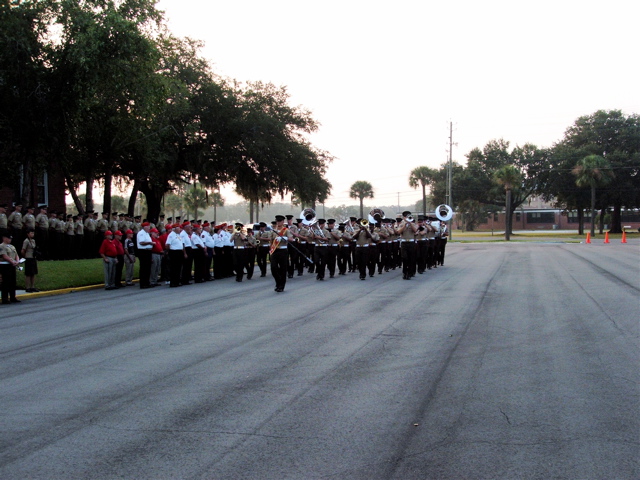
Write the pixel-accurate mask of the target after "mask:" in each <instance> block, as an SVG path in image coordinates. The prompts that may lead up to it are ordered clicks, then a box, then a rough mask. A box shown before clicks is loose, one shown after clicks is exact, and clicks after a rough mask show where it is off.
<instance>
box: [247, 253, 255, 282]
mask: <svg viewBox="0 0 640 480" xmlns="http://www.w3.org/2000/svg"><path fill="white" fill-rule="evenodd" d="M245 250H246V251H247V265H246V269H247V280H251V279H252V278H253V270H254V269H255V266H256V247H248V248H246V249H245Z"/></svg>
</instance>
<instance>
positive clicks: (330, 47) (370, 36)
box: [158, 0, 640, 206]
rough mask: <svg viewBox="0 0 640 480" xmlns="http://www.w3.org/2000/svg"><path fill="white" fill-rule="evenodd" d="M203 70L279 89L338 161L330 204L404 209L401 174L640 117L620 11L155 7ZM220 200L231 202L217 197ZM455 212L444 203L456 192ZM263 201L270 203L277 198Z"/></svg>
mask: <svg viewBox="0 0 640 480" xmlns="http://www.w3.org/2000/svg"><path fill="white" fill-rule="evenodd" d="M158 7H159V8H160V9H161V10H164V11H165V13H166V19H167V22H168V25H169V28H170V30H171V31H172V32H173V33H174V34H175V35H178V36H189V37H191V38H194V39H198V40H202V41H203V42H204V43H205V47H204V49H203V50H202V52H201V53H202V56H203V57H204V58H206V59H208V60H209V62H210V64H211V66H212V68H213V71H214V72H215V73H217V74H219V75H222V76H226V77H231V78H235V79H236V80H239V81H242V82H246V81H258V80H260V81H263V82H271V83H274V84H276V85H278V86H280V85H284V86H287V89H288V91H289V93H290V94H291V103H292V104H293V105H302V106H304V107H306V108H308V109H309V110H311V112H312V113H313V116H314V118H315V119H316V120H317V121H319V122H320V124H321V126H320V129H319V131H318V132H317V133H315V134H313V135H312V136H311V141H312V143H313V144H314V145H316V146H317V147H318V148H321V149H323V150H327V151H329V152H330V153H331V154H332V155H334V156H335V157H336V160H335V161H334V162H333V163H332V164H331V166H330V167H329V170H328V174H327V178H328V180H329V181H330V182H331V183H332V185H333V188H332V195H331V197H330V198H329V200H328V201H327V202H326V204H327V205H331V206H332V205H340V204H347V205H349V204H354V203H356V201H355V200H353V199H350V198H349V195H348V191H349V187H350V185H351V184H352V183H353V182H354V181H356V180H366V181H368V182H370V183H371V184H372V185H373V187H374V191H375V199H374V200H371V201H367V202H366V203H367V204H368V205H371V204H376V205H390V204H397V203H398V195H399V196H400V203H401V204H402V205H409V204H412V203H414V202H415V201H417V200H419V199H420V198H421V193H420V190H413V189H411V188H410V187H409V186H408V177H409V173H410V172H411V170H412V169H413V168H415V167H418V166H421V165H427V166H430V167H434V168H438V167H439V166H440V164H442V163H443V162H445V161H446V160H447V159H448V153H447V151H448V148H449V139H448V138H449V122H450V121H451V122H453V141H454V142H455V143H457V146H454V148H453V159H454V160H455V161H458V162H460V163H465V161H466V157H465V155H466V154H467V153H468V152H469V151H470V150H471V149H473V148H475V147H479V148H482V147H483V146H484V145H485V144H486V143H487V142H488V141H490V140H492V139H497V138H504V139H506V140H508V141H510V142H511V147H514V146H516V145H523V144H525V143H534V144H536V145H538V146H539V147H549V146H551V145H552V144H553V143H554V142H555V141H557V140H560V139H561V138H562V136H563V133H564V131H565V129H566V128H567V127H569V126H570V125H571V124H572V123H573V122H574V121H575V119H576V118H578V117H579V116H581V115H588V114H591V113H593V112H595V111H596V110H599V109H607V110H608V109H620V110H622V111H623V112H624V113H626V114H630V113H639V112H640V94H639V93H638V85H639V84H640V82H639V79H638V74H639V73H640V62H638V58H639V49H638V46H639V42H638V38H639V37H638V19H639V18H640V2H638V1H637V0H628V1H607V2H602V1H599V2H595V1H590V0H588V1H584V0H583V1H573V0H571V1H563V0H554V1H546V0H542V1H536V2H529V1H526V2H525V1H518V0H511V1H491V0H489V1H487V0H484V1H451V0H450V1H446V2H442V1H441V2H432V1H417V0H412V1H403V0H396V1H394V2H390V1H386V2H380V1H371V0H370V1H361V0H341V1H334V0H323V1H322V2H319V1H316V2H312V1H305V0H295V1H294V0H246V1H243V0H225V1H220V0H160V1H159V2H158ZM223 195H224V196H225V197H226V198H227V201H228V202H231V203H234V202H236V201H238V198H234V197H233V196H232V195H231V194H230V193H229V191H228V190H226V191H223ZM454 200H455V191H454ZM274 201H279V198H278V199H274Z"/></svg>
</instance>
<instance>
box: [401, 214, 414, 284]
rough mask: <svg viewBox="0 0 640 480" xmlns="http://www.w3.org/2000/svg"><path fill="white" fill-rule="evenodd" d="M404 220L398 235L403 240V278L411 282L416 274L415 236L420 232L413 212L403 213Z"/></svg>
mask: <svg viewBox="0 0 640 480" xmlns="http://www.w3.org/2000/svg"><path fill="white" fill-rule="evenodd" d="M402 216H403V219H402V221H401V222H400V225H399V226H398V233H399V234H400V237H401V239H402V244H401V245H400V248H401V250H402V278H403V279H404V280H410V279H411V278H412V277H414V276H415V274H416V244H415V236H416V232H417V231H418V227H417V225H416V222H414V221H413V217H411V212H409V211H405V212H402Z"/></svg>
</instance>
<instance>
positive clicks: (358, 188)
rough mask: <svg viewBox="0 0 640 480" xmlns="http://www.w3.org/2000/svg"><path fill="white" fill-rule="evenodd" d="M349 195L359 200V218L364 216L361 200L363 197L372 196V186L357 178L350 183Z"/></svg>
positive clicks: (362, 200)
mask: <svg viewBox="0 0 640 480" xmlns="http://www.w3.org/2000/svg"><path fill="white" fill-rule="evenodd" d="M349 196H350V197H351V198H358V199H359V200H360V218H364V203H363V202H364V199H365V198H373V186H372V185H371V184H370V183H369V182H366V181H364V180H358V181H357V182H354V183H353V185H351V189H350V190H349Z"/></svg>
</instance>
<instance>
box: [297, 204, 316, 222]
mask: <svg viewBox="0 0 640 480" xmlns="http://www.w3.org/2000/svg"><path fill="white" fill-rule="evenodd" d="M300 218H301V219H302V223H304V224H305V225H307V226H309V225H312V224H314V223H316V211H315V210H314V209H313V208H305V209H304V210H303V211H302V212H301V213H300Z"/></svg>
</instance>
